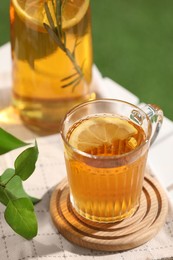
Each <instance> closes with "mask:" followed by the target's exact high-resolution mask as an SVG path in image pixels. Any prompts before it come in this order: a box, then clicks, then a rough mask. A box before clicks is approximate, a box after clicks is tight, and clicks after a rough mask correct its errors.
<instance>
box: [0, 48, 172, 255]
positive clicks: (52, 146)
mask: <svg viewBox="0 0 173 260" xmlns="http://www.w3.org/2000/svg"><path fill="white" fill-rule="evenodd" d="M0 57H1V59H0V109H1V110H0V127H3V128H4V129H6V130H7V131H9V132H11V133H13V134H14V135H16V136H17V137H19V138H23V139H27V140H28V139H32V140H33V138H35V137H36V138H37V141H38V146H39V150H40V155H39V160H38V165H37V168H36V171H35V173H34V174H33V176H32V177H31V178H30V180H28V181H27V183H26V185H25V187H26V189H27V191H28V192H29V193H31V194H32V195H34V196H37V197H40V198H42V200H41V202H40V203H39V204H38V205H37V206H36V214H37V217H38V223H39V231H38V235H37V237H36V238H34V239H33V240H31V241H26V240H24V239H23V238H21V237H20V236H18V235H16V234H15V233H14V232H13V230H11V229H10V227H9V226H8V225H7V224H6V223H5V220H4V217H3V213H4V206H2V205H0V234H2V235H0V254H1V259H2V260H5V259H10V260H11V259H12V260H13V259H14V260H19V259H23V260H25V259H96V258H98V257H100V259H107V260H111V259H115V256H116V259H128V260H129V259H141V260H143V259H161V258H164V257H165V259H173V231H172V230H173V218H172V215H171V214H172V212H173V211H172V203H173V178H172V173H173V163H172V154H173V123H172V122H171V121H170V120H169V119H167V118H164V123H163V126H162V129H161V131H160V134H159V137H158V139H157V140H156V142H155V143H154V144H153V145H152V147H151V149H150V152H149V157H148V162H149V165H150V168H151V170H152V172H153V174H154V175H155V176H156V178H157V179H158V180H159V181H160V184H161V185H162V187H163V188H164V189H165V191H166V192H167V194H168V197H169V202H170V209H169V214H168V218H167V220H166V223H165V226H164V228H163V229H162V230H161V231H160V232H159V233H158V235H157V236H156V237H155V238H154V239H152V240H151V241H149V242H147V243H146V244H145V245H143V246H140V247H138V248H136V249H133V250H129V251H127V252H122V253H120V252H118V253H114V252H112V253H109V254H108V253H105V252H99V251H93V250H87V249H83V248H80V247H78V246H75V245H73V244H71V243H70V242H68V241H67V240H66V239H64V238H63V237H62V236H61V234H59V232H58V231H57V230H56V229H55V227H54V225H53V224H52V221H51V219H50V214H49V200H50V196H51V191H52V189H53V188H54V186H55V185H56V184H57V183H58V182H60V181H61V180H62V178H63V177H64V176H65V175H66V173H65V165H64V158H63V152H62V144H61V142H60V138H59V135H58V134H57V135H52V136H48V137H38V136H36V135H35V134H34V133H32V132H31V131H30V130H28V129H27V128H26V127H24V126H23V125H22V122H21V121H20V119H19V117H18V116H17V115H15V114H14V113H13V111H12V108H11V107H10V95H11V90H10V87H11V58H10V46H9V44H6V45H4V46H2V47H1V48H0ZM105 86H106V88H105ZM92 87H93V88H94V89H95V91H96V92H99V94H100V96H101V97H107V98H109V97H111V98H119V99H124V100H127V101H129V102H131V103H134V104H138V103H139V102H140V101H139V99H138V98H137V97H136V96H135V95H133V94H132V93H130V92H129V91H127V90H126V89H125V88H123V87H122V86H119V85H118V84H116V83H115V82H113V81H112V80H111V79H109V78H103V77H102V75H101V74H100V72H99V71H98V69H97V67H96V66H93V82H92ZM4 118H5V119H4ZM19 152H20V149H19V150H17V151H13V152H10V153H8V154H6V155H4V156H1V157H0V170H1V172H2V171H3V170H4V169H5V168H7V167H12V166H13V162H14V159H15V158H16V156H17V155H18V154H19ZM168 226H169V227H168ZM171 228H172V230H171ZM166 230H167V231H166ZM166 233H167V234H166ZM168 233H169V236H168V237H167V236H166V235H168ZM165 239H167V240H166V241H164V240H165ZM165 248H166V249H165ZM140 252H141V255H140ZM166 257H167V258H166Z"/></svg>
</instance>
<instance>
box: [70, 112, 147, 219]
mask: <svg viewBox="0 0 173 260" xmlns="http://www.w3.org/2000/svg"><path fill="white" fill-rule="evenodd" d="M82 125H83V126H82ZM79 128H80V129H81V130H80V129H79ZM77 135H78V136H77ZM111 135H112V136H113V138H112V137H111ZM145 139H146V136H145V133H144V130H143V129H142V127H140V126H139V125H137V124H135V123H133V122H132V121H129V120H128V119H126V118H118V119H116V117H115V118H114V117H112V116H110V115H107V116H106V115H101V116H98V115H97V117H89V118H86V119H84V120H82V121H79V122H77V123H75V124H74V125H73V126H72V127H71V128H70V130H69V131H68V133H67V140H68V142H69V143H70V144H71V145H73V146H74V147H75V148H77V149H78V148H81V149H82V151H83V152H86V153H88V154H89V155H90V156H85V154H83V155H82V154H80V155H79V154H77V153H75V151H72V150H71V149H69V148H68V147H66V150H65V159H66V166H67V174H68V181H69V187H70V192H71V194H72V196H71V200H72V204H73V206H74V208H75V210H76V211H77V212H78V213H80V215H82V216H84V217H85V218H88V219H91V220H94V221H99V222H114V221H119V220H122V219H124V218H126V217H128V216H131V215H132V214H133V213H134V212H135V211H136V209H137V208H138V206H139V201H140V195H141V190H142V184H143V176H144V170H145V165H146V158H147V149H143V150H142V149H140V151H138V149H137V148H138V147H139V146H140V145H141V144H143V143H144V142H145ZM75 142H78V143H76V144H75ZM85 147H86V150H85ZM133 150H136V152H135V153H134V154H133V156H132V154H131V153H133ZM94 156H96V158H94ZM118 156H119V159H118V161H117V160H116V159H113V157H114V158H116V157H117V158H118ZM132 157H133V159H132V160H130V159H129V158H132ZM117 162H118V163H117Z"/></svg>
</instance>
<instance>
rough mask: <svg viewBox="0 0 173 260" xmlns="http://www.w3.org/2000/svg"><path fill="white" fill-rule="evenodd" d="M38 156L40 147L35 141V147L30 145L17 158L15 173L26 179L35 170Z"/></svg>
mask: <svg viewBox="0 0 173 260" xmlns="http://www.w3.org/2000/svg"><path fill="white" fill-rule="evenodd" d="M37 158H38V147H37V143H36V142H35V146H34V147H30V148H28V149H26V150H25V151H23V152H22V153H21V154H20V155H19V156H18V157H17V159H16V160H15V162H14V166H15V175H18V176H20V178H21V179H22V180H23V181H25V180H26V179H28V178H29V177H30V175H31V174H32V173H33V172H34V170H35V164H36V161H37Z"/></svg>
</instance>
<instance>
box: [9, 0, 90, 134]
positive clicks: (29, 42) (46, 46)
mask: <svg viewBox="0 0 173 260" xmlns="http://www.w3.org/2000/svg"><path fill="white" fill-rule="evenodd" d="M45 2H47V3H48V4H50V2H51V1H50V0H47V1H42V0H41V1H40V0H26V1H21V0H12V1H11V7H10V18H11V19H10V20H11V46H12V59H13V100H14V105H15V107H16V108H17V109H18V110H19V111H20V115H21V117H22V118H23V120H24V122H25V123H26V124H27V125H28V126H30V127H31V128H32V129H35V130H37V131H41V132H44V131H45V132H50V133H52V132H57V129H58V123H59V121H60V120H61V119H62V117H63V116H64V114H65V113H66V112H67V111H68V110H69V109H70V108H71V107H72V106H74V105H75V104H77V103H80V102H82V101H84V100H87V99H89V97H90V82H91V66H92V39H91V24H90V7H89V1H88V0H75V1H72V0H67V1H65V5H66V4H67V7H65V9H63V10H65V11H64V12H65V14H63V12H62V15H63V16H64V17H65V19H66V20H65V22H64V25H63V33H65V35H66V43H65V44H66V48H67V49H68V50H69V51H70V53H72V54H74V57H75V62H76V64H77V65H78V66H79V67H80V68H81V70H82V73H83V78H82V80H79V79H78V80H77V77H78V74H77V71H76V70H75V66H74V62H72V61H71V60H70V59H69V57H68V56H67V53H65V52H64V51H63V50H62V49H61V48H59V47H58V45H57V44H56V43H55V41H54V40H53V39H52V38H51V37H50V35H49V34H48V32H47V31H46V30H45V28H44V27H43V22H44V21H45V11H44V3H45ZM73 3H75V4H76V6H75V8H74V6H73ZM50 11H51V12H52V9H51V6H50ZM74 12H75V13H74ZM73 13H74V14H75V15H76V21H75V22H74V18H75V17H73ZM70 82H74V83H73V84H71V85H69V83H70Z"/></svg>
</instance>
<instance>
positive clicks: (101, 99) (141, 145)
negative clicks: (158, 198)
mask: <svg viewBox="0 0 173 260" xmlns="http://www.w3.org/2000/svg"><path fill="white" fill-rule="evenodd" d="M101 102H108V103H109V102H110V103H111V102H119V103H124V104H127V105H130V106H132V107H134V108H136V109H138V110H140V112H141V113H142V114H144V115H145V118H146V119H147V122H148V125H151V121H150V119H149V118H148V115H147V114H146V113H145V112H144V111H143V110H142V109H141V108H140V107H138V106H136V105H134V104H132V103H130V102H128V101H124V100H121V99H109V98H99V99H94V100H89V101H86V102H83V103H81V104H78V105H76V106H75V107H73V108H71V109H70V110H69V111H68V112H67V113H66V115H65V116H64V118H63V120H62V122H61V127H60V134H61V137H62V139H63V141H64V143H65V144H66V145H67V146H68V147H69V148H70V149H71V150H72V151H74V152H75V153H77V154H79V155H82V156H85V157H88V158H90V159H102V160H111V159H114V160H115V159H121V158H123V157H126V156H129V155H133V154H134V153H136V152H138V151H139V150H140V149H142V148H143V147H144V146H145V145H147V144H148V143H149V140H150V137H151V131H149V133H148V134H147V136H146V140H145V141H144V142H143V143H142V144H140V145H139V146H138V147H137V148H136V149H134V150H132V151H130V152H127V153H123V154H120V155H111V156H104V155H93V154H89V153H86V152H83V151H81V150H79V149H77V148H75V147H74V146H72V145H71V144H70V143H69V142H68V140H67V139H66V136H65V135H64V133H63V130H64V127H63V125H64V123H65V121H66V120H67V118H68V117H69V116H70V115H71V114H72V113H74V112H75V111H76V110H78V109H79V108H81V107H84V106H86V105H87V104H90V103H101Z"/></svg>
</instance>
